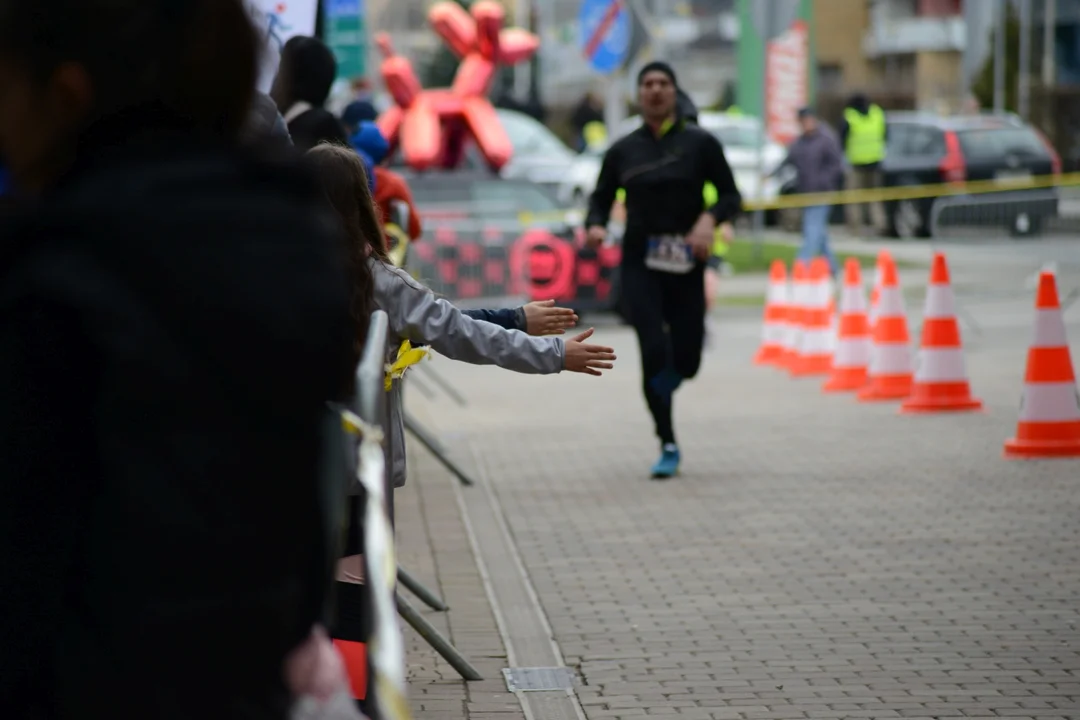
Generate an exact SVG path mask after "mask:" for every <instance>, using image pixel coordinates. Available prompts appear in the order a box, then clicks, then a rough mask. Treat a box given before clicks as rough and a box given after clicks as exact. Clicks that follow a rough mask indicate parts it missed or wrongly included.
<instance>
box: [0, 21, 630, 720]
mask: <svg viewBox="0 0 1080 720" xmlns="http://www.w3.org/2000/svg"><path fill="white" fill-rule="evenodd" d="M259 52H260V40H259V37H258V34H257V33H256V31H255V29H254V28H253V27H252V25H251V21H250V18H249V15H248V12H247V8H246V7H245V5H244V2H243V0H191V1H190V2H183V3H176V2H169V1H167V0H54V1H53V2H49V3H42V2H40V0H0V94H2V97H3V102H0V165H2V166H3V169H4V172H3V175H2V177H0V182H2V188H0V189H2V195H3V208H2V210H3V212H2V217H0V233H2V243H0V577H2V578H3V583H2V585H0V618H2V619H0V623H2V632H0V638H2V640H0V708H2V709H3V710H2V714H3V716H4V717H5V718H13V719H14V720H29V719H31V718H32V719H33V720H51V719H59V718H76V717H80V718H81V717H103V716H105V715H106V714H107V715H109V716H112V717H147V718H230V719H231V718H275V719H278V718H280V719H284V718H287V717H289V716H290V713H292V712H294V711H295V708H296V707H297V702H298V700H300V699H304V698H306V699H314V700H316V701H317V702H318V703H325V704H326V706H327V707H330V703H331V701H332V700H333V698H337V697H340V696H341V695H343V694H344V695H347V696H348V697H349V698H350V700H349V703H348V707H347V709H348V710H349V711H350V712H347V713H345V714H343V715H340V717H345V716H350V717H354V716H356V713H357V712H358V711H357V708H356V707H355V706H353V705H352V702H351V698H352V697H353V696H354V695H357V693H356V688H354V687H349V683H348V675H347V674H346V672H345V669H344V668H343V663H342V660H341V657H340V656H339V655H338V654H337V652H336V651H335V649H334V646H333V645H332V644H331V640H330V638H331V636H332V637H334V639H335V640H340V639H343V640H347V641H352V640H358V641H362V640H363V639H364V638H366V636H367V633H368V632H369V630H370V628H369V627H367V625H366V623H367V622H369V617H368V614H367V613H366V611H365V608H364V602H365V600H364V597H363V593H362V592H361V591H359V590H358V589H357V588H358V587H359V586H360V583H359V582H357V580H358V578H357V575H356V573H355V568H354V567H353V566H351V565H350V564H349V563H348V562H347V561H349V560H355V559H356V558H357V557H358V556H359V555H360V554H361V553H362V551H363V547H362V543H358V542H357V539H358V538H360V537H361V534H360V533H359V532H358V528H357V523H358V522H359V521H360V520H359V518H360V513H359V505H360V503H361V502H362V498H360V497H359V496H358V495H357V494H356V491H355V490H352V491H350V492H346V487H348V486H349V485H350V483H349V480H348V471H347V469H346V462H345V458H344V457H343V456H342V457H338V456H335V455H333V453H330V454H329V455H328V453H327V450H326V448H327V447H328V446H330V445H332V443H328V437H327V435H328V433H335V432H340V426H341V422H340V419H339V418H338V417H337V415H336V413H337V412H339V409H340V407H342V406H347V405H348V404H349V403H351V402H352V400H353V395H354V392H355V390H356V388H355V387H354V377H355V369H356V365H357V362H358V360H359V357H360V352H361V350H362V349H363V347H364V344H365V342H366V339H367V329H368V324H369V320H370V317H371V313H372V312H373V311H374V310H376V309H381V310H384V311H386V312H387V314H388V315H389V317H390V342H389V343H388V346H387V348H386V357H387V359H389V360H392V359H393V358H394V357H396V355H397V353H398V350H399V344H401V343H405V342H411V343H412V344H413V345H421V346H422V345H430V346H433V347H434V348H435V349H437V350H439V351H440V352H442V353H443V354H444V355H447V356H448V357H451V358H455V359H460V360H463V361H466V362H472V363H478V364H495V365H500V366H503V367H508V368H511V369H514V370H518V371H520V372H532V373H558V372H561V371H564V370H566V371H573V372H580V373H585V374H590V375H599V374H601V373H602V372H603V371H604V370H606V369H608V368H610V367H612V363H613V362H614V360H615V356H614V353H613V352H612V350H611V349H610V348H606V347H602V346H598V345H593V344H590V343H589V342H588V339H589V336H590V335H591V331H586V332H584V333H582V334H580V335H578V336H577V337H575V338H572V339H567V340H565V341H564V340H563V339H562V338H558V337H536V336H541V335H557V334H562V333H564V332H565V330H566V329H567V328H569V327H571V326H573V325H574V323H575V322H576V320H577V318H576V316H574V314H573V313H572V312H571V311H569V310H565V309H561V308H556V307H553V303H532V304H530V305H528V306H525V307H524V308H508V309H493V310H482V311H476V312H474V313H471V314H469V313H464V312H462V311H459V310H458V309H457V308H455V307H454V306H452V305H450V303H448V302H446V301H445V300H443V299H440V298H438V297H436V296H435V295H434V294H433V293H431V292H430V291H429V290H428V289H427V288H425V287H424V286H423V285H421V284H420V283H418V282H417V281H416V280H414V279H413V278H411V277H410V276H408V275H407V274H405V273H404V272H403V271H401V270H399V269H397V268H396V267H394V266H393V264H392V262H391V261H390V257H389V254H388V252H387V250H388V248H387V244H386V232H385V231H386V227H385V226H386V225H387V224H388V223H389V222H390V218H389V216H388V212H389V211H390V209H391V208H393V207H394V206H395V205H405V206H406V207H409V206H411V198H410V197H409V194H408V188H407V185H406V183H405V182H404V181H403V180H402V178H400V177H399V176H395V175H394V174H393V173H392V171H390V170H388V169H387V168H386V167H385V161H386V157H387V155H388V154H389V147H388V143H387V142H386V138H383V137H382V136H381V134H380V133H379V132H378V128H377V127H376V126H375V125H374V124H373V123H372V120H373V119H374V118H373V112H372V108H371V107H370V103H367V104H366V105H365V103H364V101H363V100H357V102H355V103H353V104H352V105H350V106H349V107H348V108H346V111H345V113H344V115H343V117H340V118H339V117H336V116H335V115H334V114H332V113H330V112H329V111H328V110H326V109H325V108H324V104H325V103H326V100H327V96H328V95H329V92H330V87H331V84H332V83H333V81H334V78H335V76H336V73H337V68H336V63H335V61H334V57H333V54H332V53H331V52H330V50H329V49H328V48H327V47H326V46H325V45H323V44H322V43H321V42H319V41H318V40H315V39H313V38H304V37H298V38H293V39H292V40H290V41H289V42H288V43H287V44H286V45H285V47H284V49H283V53H282V58H281V64H280V68H279V71H278V76H277V78H276V80H275V82H274V85H273V88H272V91H271V92H270V94H269V96H265V95H259V94H258V93H256V92H255V90H254V88H255V85H256V79H257V57H258V55H259ZM404 214H407V215H408V216H409V220H408V221H405V225H406V227H405V228H404V229H403V232H405V233H407V235H409V236H412V237H417V236H419V233H420V224H419V223H420V219H419V216H418V215H417V214H416V213H415V211H413V212H411V213H404ZM388 382H389V384H390V385H391V387H392V390H391V393H390V396H389V400H388V402H387V415H386V417H385V418H384V422H385V425H386V431H387V435H388V441H387V443H386V444H385V448H384V449H385V451H386V454H387V461H388V467H389V468H390V470H391V471H392V480H393V482H394V484H397V485H400V484H401V483H402V482H404V477H405V476H404V448H403V445H402V442H403V430H402V427H401V416H400V404H399V403H400V378H399V377H389V378H388ZM352 486H353V487H355V483H352ZM335 495H340V501H341V506H343V509H342V514H343V516H344V517H346V518H347V522H346V523H345V524H344V525H340V524H338V523H337V522H336V521H335V520H334V517H336V516H335V515H334V513H331V512H328V510H327V508H326V507H325V503H324V502H323V500H324V498H326V497H328V496H329V497H333V496H335ZM334 538H337V539H338V540H333V539H334ZM339 559H341V560H342V562H340V563H339V562H338V560H339ZM335 565H337V568H336V569H334V568H335ZM328 568H330V569H329V570H328ZM331 608H333V609H331Z"/></svg>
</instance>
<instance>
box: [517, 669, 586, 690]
mask: <svg viewBox="0 0 1080 720" xmlns="http://www.w3.org/2000/svg"><path fill="white" fill-rule="evenodd" d="M503 677H505V678H506V689H507V690H509V691H510V692H519V691H520V692H540V691H544V690H573V689H574V684H575V682H574V681H575V679H576V676H575V675H574V671H573V670H571V669H570V668H567V667H536V668H503Z"/></svg>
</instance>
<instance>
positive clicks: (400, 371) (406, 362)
mask: <svg viewBox="0 0 1080 720" xmlns="http://www.w3.org/2000/svg"><path fill="white" fill-rule="evenodd" d="M427 355H428V351H427V350H426V349H425V348H414V347H413V346H412V343H411V342H409V341H408V340H403V341H402V343H401V346H400V347H399V348H398V351H397V359H395V360H394V362H393V363H388V364H387V366H386V385H385V387H386V392H390V388H391V387H393V385H394V381H395V380H399V379H401V378H402V377H404V376H405V371H406V370H408V369H409V368H410V367H412V366H413V365H415V364H416V363H418V362H420V361H421V360H423V359H424V358H425V357H427Z"/></svg>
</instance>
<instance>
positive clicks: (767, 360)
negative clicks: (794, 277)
mask: <svg viewBox="0 0 1080 720" xmlns="http://www.w3.org/2000/svg"><path fill="white" fill-rule="evenodd" d="M787 312H788V285H787V268H785V267H784V261H783V260H773V263H772V268H771V269H770V270H769V289H768V294H767V295H766V296H765V320H764V325H763V326H762V328H761V347H760V348H759V349H758V352H757V355H755V356H754V364H755V365H775V364H776V362H777V361H778V360H779V359H780V356H781V355H783V354H784V334H785V333H786V332H787Z"/></svg>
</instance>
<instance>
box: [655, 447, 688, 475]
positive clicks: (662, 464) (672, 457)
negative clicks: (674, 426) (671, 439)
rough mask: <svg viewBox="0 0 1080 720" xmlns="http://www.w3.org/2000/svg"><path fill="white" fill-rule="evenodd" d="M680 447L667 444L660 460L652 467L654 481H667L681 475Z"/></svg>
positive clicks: (662, 450) (661, 452)
mask: <svg viewBox="0 0 1080 720" xmlns="http://www.w3.org/2000/svg"><path fill="white" fill-rule="evenodd" d="M681 459H682V456H680V455H679V446H678V445H675V444H674V443H666V444H665V445H664V447H663V448H662V449H661V451H660V459H659V460H657V461H656V464H655V465H653V466H652V479H653V480H667V479H669V478H673V477H675V476H676V475H677V474H678V473H679V460H681Z"/></svg>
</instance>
